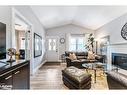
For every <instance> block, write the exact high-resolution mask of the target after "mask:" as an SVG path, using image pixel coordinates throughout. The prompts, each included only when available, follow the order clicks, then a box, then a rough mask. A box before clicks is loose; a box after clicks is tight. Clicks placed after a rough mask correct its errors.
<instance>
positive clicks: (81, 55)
mask: <svg viewBox="0 0 127 95" xmlns="http://www.w3.org/2000/svg"><path fill="white" fill-rule="evenodd" d="M70 53H75V55H76V57H77V60H71V59H70V58H69V54H70ZM65 56H66V63H67V67H69V66H75V67H77V68H83V67H82V64H84V63H93V62H102V63H103V62H104V58H105V56H104V55H96V57H95V60H88V59H87V56H88V52H69V51H65Z"/></svg>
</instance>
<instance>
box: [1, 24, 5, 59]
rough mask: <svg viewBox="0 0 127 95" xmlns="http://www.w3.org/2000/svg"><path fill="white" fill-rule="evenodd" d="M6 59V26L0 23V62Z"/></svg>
mask: <svg viewBox="0 0 127 95" xmlns="http://www.w3.org/2000/svg"><path fill="white" fill-rule="evenodd" d="M1 59H6V24H4V23H1V22H0V60H1Z"/></svg>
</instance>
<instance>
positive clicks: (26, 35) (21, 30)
mask: <svg viewBox="0 0 127 95" xmlns="http://www.w3.org/2000/svg"><path fill="white" fill-rule="evenodd" d="M32 26H33V25H32V24H31V22H29V20H28V19H26V18H25V17H24V16H23V15H22V14H21V13H20V12H19V11H18V10H16V9H15V8H12V31H13V32H12V33H11V35H12V36H11V37H12V38H11V40H12V41H11V47H12V48H15V49H16V50H17V52H18V53H19V54H20V56H18V57H17V59H20V60H22V59H23V60H30V74H31V75H32V74H33V46H32V45H33V39H32V38H33V37H32V36H33V31H32V30H33V27H32Z"/></svg>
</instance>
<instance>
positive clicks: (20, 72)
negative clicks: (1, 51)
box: [0, 61, 30, 89]
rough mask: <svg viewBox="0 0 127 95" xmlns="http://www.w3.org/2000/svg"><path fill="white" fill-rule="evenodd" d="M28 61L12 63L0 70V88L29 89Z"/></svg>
mask: <svg viewBox="0 0 127 95" xmlns="http://www.w3.org/2000/svg"><path fill="white" fill-rule="evenodd" d="M29 67H30V66H29V61H24V62H21V63H20V62H19V63H13V64H12V66H10V67H9V66H8V68H5V69H3V68H2V69H3V70H2V71H3V73H1V72H2V71H0V89H29V77H30V74H29V70H30V68H29Z"/></svg>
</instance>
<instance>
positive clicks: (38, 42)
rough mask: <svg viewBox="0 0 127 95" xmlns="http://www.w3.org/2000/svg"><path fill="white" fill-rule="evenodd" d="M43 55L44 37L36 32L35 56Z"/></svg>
mask: <svg viewBox="0 0 127 95" xmlns="http://www.w3.org/2000/svg"><path fill="white" fill-rule="evenodd" d="M41 55H42V37H41V36H40V35H38V34H36V33H34V58H35V57H39V56H41Z"/></svg>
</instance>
